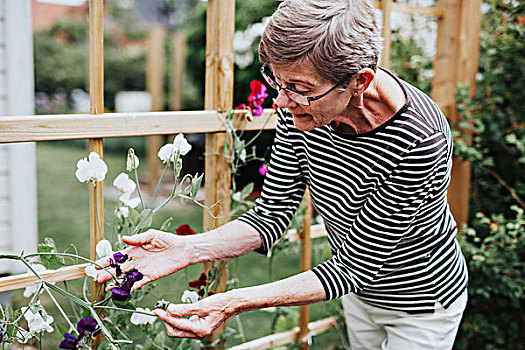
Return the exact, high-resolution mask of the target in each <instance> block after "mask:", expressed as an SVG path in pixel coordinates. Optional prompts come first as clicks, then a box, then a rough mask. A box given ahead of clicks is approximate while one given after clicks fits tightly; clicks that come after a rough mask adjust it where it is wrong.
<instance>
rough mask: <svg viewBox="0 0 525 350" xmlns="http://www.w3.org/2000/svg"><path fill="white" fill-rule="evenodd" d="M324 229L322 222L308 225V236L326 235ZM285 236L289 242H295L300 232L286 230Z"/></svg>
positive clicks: (313, 237)
mask: <svg viewBox="0 0 525 350" xmlns="http://www.w3.org/2000/svg"><path fill="white" fill-rule="evenodd" d="M326 236H327V233H326V229H325V227H324V224H317V225H312V226H310V238H311V239H315V238H320V237H326ZM286 238H287V239H288V241H289V242H297V241H298V240H300V232H297V231H296V230H288V232H287V233H286Z"/></svg>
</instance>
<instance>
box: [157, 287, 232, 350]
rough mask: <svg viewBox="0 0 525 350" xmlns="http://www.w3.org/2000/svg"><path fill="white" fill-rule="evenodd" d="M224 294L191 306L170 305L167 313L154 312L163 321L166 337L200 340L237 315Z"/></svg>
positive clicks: (162, 311)
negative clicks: (166, 332)
mask: <svg viewBox="0 0 525 350" xmlns="http://www.w3.org/2000/svg"><path fill="white" fill-rule="evenodd" d="M226 294H227V293H219V294H215V295H213V296H210V297H207V298H205V299H202V300H199V301H197V302H196V303H193V304H170V305H169V306H168V310H167V311H164V310H160V309H157V310H155V311H154V312H155V314H156V315H157V316H158V317H159V318H160V319H161V320H163V321H164V325H165V326H166V329H167V331H168V336H170V337H174V338H193V339H199V340H202V339H204V338H206V337H207V336H209V335H210V334H211V333H212V332H213V331H214V330H215V329H217V328H218V327H219V326H220V325H221V324H222V323H224V322H226V321H227V320H229V319H230V318H232V317H233V316H235V315H236V314H237V313H238V312H235V310H234V308H233V307H232V304H233V302H232V301H231V300H227V299H228V298H227V297H226ZM184 316H190V318H183V317H184Z"/></svg>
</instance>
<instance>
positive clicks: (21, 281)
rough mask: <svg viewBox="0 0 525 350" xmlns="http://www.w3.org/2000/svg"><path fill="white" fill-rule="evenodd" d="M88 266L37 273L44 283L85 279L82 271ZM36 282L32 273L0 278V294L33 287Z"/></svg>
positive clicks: (82, 265) (74, 266)
mask: <svg viewBox="0 0 525 350" xmlns="http://www.w3.org/2000/svg"><path fill="white" fill-rule="evenodd" d="M88 265H89V264H81V265H73V266H66V267H62V268H60V269H58V270H47V271H45V272H41V273H39V275H40V277H42V278H43V279H44V281H46V282H50V283H54V282H61V281H69V280H72V279H76V278H80V277H85V276H86V274H85V273H84V269H85V268H86V266H88ZM37 282H38V278H37V277H36V276H35V275H34V274H33V273H24V274H20V275H15V276H8V277H2V278H0V292H5V291H8V290H15V289H21V288H25V287H30V286H34V285H35V283H37Z"/></svg>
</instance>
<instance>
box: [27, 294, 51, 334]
mask: <svg viewBox="0 0 525 350" xmlns="http://www.w3.org/2000/svg"><path fill="white" fill-rule="evenodd" d="M37 304H40V301H39V302H38V303H37ZM20 311H22V313H23V314H24V318H25V319H26V321H27V326H28V327H29V334H27V336H31V335H33V334H34V333H40V332H43V331H47V332H48V333H51V332H53V327H51V326H50V324H51V323H52V322H53V317H52V316H49V315H47V314H46V315H45V316H46V319H45V320H44V318H43V317H42V314H41V313H40V312H37V313H33V312H32V311H31V309H29V308H27V307H23V308H22V309H21V310H20Z"/></svg>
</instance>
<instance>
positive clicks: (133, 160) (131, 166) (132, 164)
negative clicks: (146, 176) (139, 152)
mask: <svg viewBox="0 0 525 350" xmlns="http://www.w3.org/2000/svg"><path fill="white" fill-rule="evenodd" d="M139 164H140V162H139V157H137V156H136V155H135V152H128V158H127V160H126V170H127V171H131V170H135V169H137V168H138V167H139Z"/></svg>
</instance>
